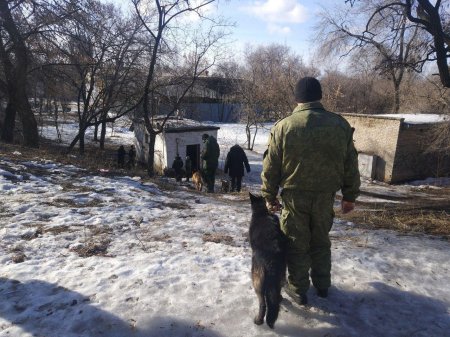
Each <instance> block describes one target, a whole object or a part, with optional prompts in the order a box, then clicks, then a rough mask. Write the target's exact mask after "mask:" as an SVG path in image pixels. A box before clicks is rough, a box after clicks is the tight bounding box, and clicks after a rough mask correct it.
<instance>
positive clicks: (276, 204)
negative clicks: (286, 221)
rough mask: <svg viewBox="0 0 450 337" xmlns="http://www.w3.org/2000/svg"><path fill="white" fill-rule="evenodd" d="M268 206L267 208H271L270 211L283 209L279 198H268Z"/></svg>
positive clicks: (274, 211)
mask: <svg viewBox="0 0 450 337" xmlns="http://www.w3.org/2000/svg"><path fill="white" fill-rule="evenodd" d="M266 206H267V209H268V210H269V212H272V213H277V212H279V211H281V204H280V202H279V201H278V199H274V200H272V201H268V200H266Z"/></svg>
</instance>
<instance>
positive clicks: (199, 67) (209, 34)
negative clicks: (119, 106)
mask: <svg viewBox="0 0 450 337" xmlns="http://www.w3.org/2000/svg"><path fill="white" fill-rule="evenodd" d="M132 2H133V4H134V8H135V10H136V14H137V16H138V17H139V19H140V21H141V22H142V24H143V25H144V27H145V32H146V36H147V41H148V42H147V45H148V48H149V53H150V56H149V60H148V66H147V75H146V79H145V84H144V87H143V92H142V103H143V104H142V114H143V119H144V122H145V129H146V131H147V133H148V134H149V156H148V163H147V170H148V174H149V176H153V175H154V149H155V140H156V136H157V134H159V133H161V132H162V131H163V129H164V126H165V124H166V122H167V120H168V119H169V118H170V116H172V115H173V114H174V112H175V111H176V110H177V109H178V108H179V106H180V104H181V102H182V100H183V98H184V97H185V95H186V94H187V93H188V91H189V90H190V89H191V88H192V86H193V85H194V83H195V80H196V79H197V78H198V76H200V75H201V74H203V73H205V72H206V71H207V70H208V69H209V68H210V67H211V66H212V65H213V64H214V63H215V62H216V58H217V55H219V54H218V51H217V50H216V48H217V47H218V46H220V41H221V40H222V38H223V37H224V33H223V28H224V26H226V25H225V24H224V23H223V22H221V21H214V20H212V19H211V18H208V17H207V16H205V11H204V10H205V9H206V8H207V6H209V5H212V4H213V3H214V2H215V0H199V1H196V2H190V1H181V0H172V1H160V0H146V1H145V0H132ZM189 15H194V17H195V19H196V20H198V21H197V22H196V24H197V25H198V27H199V28H198V29H192V28H193V27H192V26H190V27H186V23H187V21H186V20H188V16H189ZM183 20H184V21H183ZM202 23H208V26H207V27H205V28H203V29H202ZM183 26H185V27H183ZM182 28H185V29H182ZM180 34H181V35H180ZM161 97H165V98H166V99H167V98H169V99H168V102H169V107H167V108H166V110H167V111H168V112H167V113H166V114H165V118H164V119H163V120H162V121H160V122H159V123H155V120H154V119H155V116H156V114H158V113H159V111H158V110H159V109H158V107H159V105H158V104H159V103H156V102H157V101H159V100H160V99H161Z"/></svg>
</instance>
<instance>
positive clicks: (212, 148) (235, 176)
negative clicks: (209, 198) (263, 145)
mask: <svg viewBox="0 0 450 337" xmlns="http://www.w3.org/2000/svg"><path fill="white" fill-rule="evenodd" d="M202 140H203V151H202V153H201V159H202V161H203V168H202V170H201V174H202V178H203V180H204V182H205V185H206V188H207V192H208V193H214V185H215V181H216V171H217V168H218V166H219V156H220V147H219V144H218V143H217V139H216V138H215V137H214V136H212V135H209V134H207V133H205V134H203V135H202ZM183 164H184V169H183ZM244 168H245V169H246V171H247V173H248V172H250V165H249V163H248V159H247V156H246V154H245V152H244V150H243V149H242V147H240V146H239V145H237V144H236V145H234V146H232V147H231V149H230V151H229V152H228V154H227V158H226V161H225V167H224V172H225V173H228V174H229V176H230V179H231V191H232V192H234V191H236V192H240V191H241V187H242V177H243V176H244ZM172 169H174V171H175V179H176V180H177V181H179V182H180V181H181V180H182V177H183V174H184V175H185V177H186V181H189V178H190V177H191V175H192V161H191V158H190V157H189V156H186V160H185V162H184V163H183V160H182V159H181V157H180V156H179V155H177V156H176V157H175V160H174V161H173V163H172Z"/></svg>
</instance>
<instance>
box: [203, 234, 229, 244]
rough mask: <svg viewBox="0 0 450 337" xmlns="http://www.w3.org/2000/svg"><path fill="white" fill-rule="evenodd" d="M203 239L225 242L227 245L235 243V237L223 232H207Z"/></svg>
mask: <svg viewBox="0 0 450 337" xmlns="http://www.w3.org/2000/svg"><path fill="white" fill-rule="evenodd" d="M202 239H203V242H214V243H223V244H226V245H231V244H233V238H232V237H231V236H229V235H226V234H221V233H213V234H211V233H205V234H203V238H202Z"/></svg>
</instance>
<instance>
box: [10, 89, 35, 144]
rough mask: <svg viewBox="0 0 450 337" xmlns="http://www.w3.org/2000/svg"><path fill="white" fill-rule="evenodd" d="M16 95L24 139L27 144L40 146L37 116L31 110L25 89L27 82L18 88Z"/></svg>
mask: <svg viewBox="0 0 450 337" xmlns="http://www.w3.org/2000/svg"><path fill="white" fill-rule="evenodd" d="M13 96H14V100H15V104H16V106H17V112H18V113H19V117H20V119H21V121H22V128H23V141H24V145H25V146H29V147H39V132H38V127H37V122H36V118H34V114H33V112H32V111H31V106H30V102H28V96H27V93H26V89H25V83H23V86H22V87H19V88H17V89H16V92H15V94H14V95H13Z"/></svg>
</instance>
